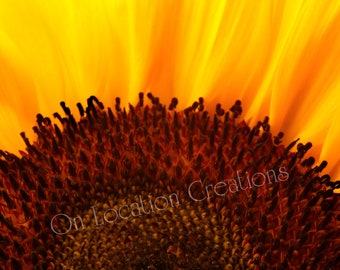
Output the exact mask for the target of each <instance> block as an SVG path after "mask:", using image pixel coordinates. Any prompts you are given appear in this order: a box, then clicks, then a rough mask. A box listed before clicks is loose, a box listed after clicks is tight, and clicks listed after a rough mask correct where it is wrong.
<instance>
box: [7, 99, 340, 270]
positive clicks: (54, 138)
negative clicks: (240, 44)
mask: <svg viewBox="0 0 340 270" xmlns="http://www.w3.org/2000/svg"><path fill="white" fill-rule="evenodd" d="M179 102H180V101H179V100H178V99H177V98H173V99H172V101H171V103H170V104H169V105H164V104H162V103H161V101H160V99H159V98H158V97H155V96H153V95H152V94H151V93H148V94H147V95H146V97H145V96H144V94H143V93H140V94H139V102H138V103H137V105H131V104H130V105H129V106H128V108H124V107H122V106H121V101H120V98H118V97H117V98H116V100H115V104H114V105H113V106H112V108H110V107H109V108H105V106H104V104H103V103H102V102H100V101H99V100H98V99H97V98H96V97H94V96H92V97H90V98H89V99H88V101H87V106H86V107H85V108H84V107H83V105H82V104H80V103H78V104H77V107H78V110H79V116H78V115H77V116H75V115H73V113H72V112H71V110H70V109H69V108H68V107H67V104H65V103H64V102H61V103H60V105H61V107H62V110H63V115H61V114H60V113H55V114H54V115H53V116H54V118H55V119H54V120H51V119H50V118H48V117H44V116H43V115H41V114H38V115H37V121H36V123H37V125H36V126H35V127H34V128H33V130H34V132H35V133H36V135H37V139H36V140H35V141H34V142H33V143H31V142H30V141H29V139H28V138H27V137H26V135H25V133H21V136H22V138H23V140H24V142H25V144H26V151H22V152H21V154H22V155H21V156H16V155H14V154H12V153H9V152H6V151H0V191H1V192H0V194H1V201H0V207H1V214H0V232H1V235H0V237H1V238H0V243H1V247H2V248H1V249H0V265H1V268H2V269H338V267H340V249H339V246H340V238H339V235H340V229H339V228H340V211H339V194H338V193H336V192H335V191H336V190H337V189H339V187H340V182H339V181H334V180H332V179H331V177H330V176H329V175H327V174H322V171H323V169H324V168H325V167H326V165H327V162H326V161H323V162H322V163H321V164H318V165H317V164H315V159H314V158H313V157H311V156H309V155H308V150H309V149H310V148H311V147H312V143H311V142H307V143H302V142H300V141H299V140H298V139H297V140H295V141H293V142H292V143H290V144H289V145H287V146H285V145H284V144H283V143H282V138H283V136H284V134H283V133H282V132H280V133H278V134H272V133H271V129H270V122H269V118H268V117H266V118H264V119H263V120H262V121H259V122H258V123H257V124H256V125H255V126H252V127H251V126H249V125H248V124H247V123H246V122H245V121H244V120H242V117H241V116H242V104H241V101H240V100H237V101H236V102H235V103H234V105H232V106H231V107H230V108H223V106H222V105H221V104H217V105H216V110H215V112H214V113H212V112H209V111H207V110H206V108H205V104H204V99H203V98H199V100H197V101H195V102H193V104H192V106H190V107H188V108H186V109H184V110H180V111H178V110H176V107H177V105H178V103H179ZM78 118H79V120H76V119H78Z"/></svg>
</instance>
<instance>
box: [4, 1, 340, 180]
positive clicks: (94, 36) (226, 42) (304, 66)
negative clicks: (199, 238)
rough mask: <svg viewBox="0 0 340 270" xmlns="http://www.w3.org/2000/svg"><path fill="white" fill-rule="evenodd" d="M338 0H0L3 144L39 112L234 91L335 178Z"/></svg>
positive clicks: (248, 110)
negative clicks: (92, 100)
mask: <svg viewBox="0 0 340 270" xmlns="http://www.w3.org/2000/svg"><path fill="white" fill-rule="evenodd" d="M339 10H340V3H339V1H317V0H315V1H302V0H300V1H297V0H290V1H285V2H283V1H195V2H193V1H81V3H80V2H79V1H68V0H65V1H29V2H28V1H1V3H0V93H1V98H0V130H1V141H0V148H1V149H6V150H9V151H12V152H15V153H17V149H18V148H20V149H23V148H24V145H23V143H22V141H21V138H20V136H19V133H20V132H21V131H26V133H29V137H30V138H31V139H33V138H34V135H33V134H32V131H31V127H32V125H34V119H35V115H36V113H38V112H41V113H42V114H44V115H46V116H51V114H52V113H53V112H55V111H60V108H59V102H60V101H61V100H64V101H66V103H67V104H68V106H70V107H71V108H72V109H74V110H76V109H75V104H76V103H77V102H79V101H80V102H82V103H85V101H86V98H87V97H88V96H90V95H93V94H95V95H97V96H98V97H99V98H100V99H101V100H103V101H104V102H105V104H106V105H112V104H113V100H114V97H116V96H121V97H122V100H123V103H124V104H127V102H131V103H134V102H136V98H137V93H138V92H139V91H152V92H153V93H155V95H158V96H160V97H161V99H162V100H163V101H164V102H169V101H170V98H171V97H173V96H177V97H178V98H179V100H180V102H181V103H180V105H181V107H182V108H183V107H185V106H187V105H190V103H191V102H193V101H194V100H196V99H197V98H198V97H199V96H203V97H205V99H206V102H207V103H208V106H210V107H213V106H214V104H215V102H220V103H222V104H223V105H224V106H225V107H228V106H230V105H231V104H232V103H233V101H234V100H235V99H241V100H242V102H243V104H244V108H245V117H246V119H249V120H251V121H252V122H253V123H254V122H256V121H257V120H260V119H262V118H263V117H264V116H265V115H269V116H270V117H271V125H272V127H273V130H274V132H278V131H280V130H283V131H284V132H285V134H286V135H285V136H286V139H285V142H286V143H287V142H289V141H290V140H293V139H295V138H297V137H300V138H301V141H303V142H307V141H311V142H312V143H313V144H314V145H315V150H314V154H316V156H317V157H320V160H321V159H326V160H328V161H329V163H330V166H329V168H328V171H329V172H331V173H332V175H333V176H334V177H337V178H340V166H339V159H338V158H337V150H336V149H340V147H339V142H338V135H339V134H340V126H339V125H338V124H337V119H339V116H340V106H339V103H340V75H339V74H340V64H339V63H338V62H339V61H338V59H340V30H339V29H340V15H339V14H340V13H339Z"/></svg>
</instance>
